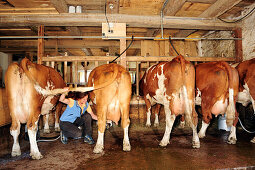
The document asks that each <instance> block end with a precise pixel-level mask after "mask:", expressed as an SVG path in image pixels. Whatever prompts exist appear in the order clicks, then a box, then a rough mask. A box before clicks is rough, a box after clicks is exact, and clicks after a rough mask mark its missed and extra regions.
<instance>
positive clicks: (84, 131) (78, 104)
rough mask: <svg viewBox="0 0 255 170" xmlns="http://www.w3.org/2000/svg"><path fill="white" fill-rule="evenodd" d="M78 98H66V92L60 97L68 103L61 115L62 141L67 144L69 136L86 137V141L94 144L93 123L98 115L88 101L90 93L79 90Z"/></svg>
mask: <svg viewBox="0 0 255 170" xmlns="http://www.w3.org/2000/svg"><path fill="white" fill-rule="evenodd" d="M65 89H68V88H65ZM76 98H77V99H76V100H74V99H72V98H66V94H62V95H61V96H60V98H59V101H61V102H62V103H65V104H67V107H66V110H65V111H64V113H63V114H62V116H61V117H60V124H59V125H60V129H61V132H60V135H61V141H62V143H64V144H67V139H68V138H74V139H79V138H82V137H84V142H86V143H88V144H94V143H95V142H94V140H93V138H92V125H91V123H92V119H94V120H97V116H96V115H95V114H94V113H93V111H92V109H91V107H90V105H89V103H88V102H87V100H88V93H81V92H78V93H77V94H76ZM80 127H82V128H80Z"/></svg>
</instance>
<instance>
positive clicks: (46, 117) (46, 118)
mask: <svg viewBox="0 0 255 170" xmlns="http://www.w3.org/2000/svg"><path fill="white" fill-rule="evenodd" d="M49 116H50V115H49V114H48V113H47V114H46V115H43V118H44V121H43V122H44V128H43V132H44V133H50V126H49Z"/></svg>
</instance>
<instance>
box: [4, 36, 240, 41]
mask: <svg viewBox="0 0 255 170" xmlns="http://www.w3.org/2000/svg"><path fill="white" fill-rule="evenodd" d="M38 38H44V39H47V38H48V39H71V38H88V39H94V38H95V39H102V38H104V39H107V38H109V39H112V38H114V39H120V38H126V39H132V37H110V36H0V39H38ZM133 39H141V40H142V39H145V40H168V39H169V38H168V37H167V38H164V37H133ZM171 39H172V40H242V38H228V37H227V38H206V37H200V38H198V37H197V38H187V37H171Z"/></svg>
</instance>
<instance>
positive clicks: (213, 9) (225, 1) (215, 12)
mask: <svg viewBox="0 0 255 170" xmlns="http://www.w3.org/2000/svg"><path fill="white" fill-rule="evenodd" d="M241 1H242V0H217V1H216V2H215V3H214V4H212V5H211V6H210V7H209V8H208V9H207V10H205V11H204V12H203V13H202V14H200V15H199V17H201V18H203V17H206V18H207V17H218V16H220V15H222V14H224V13H225V12H226V11H228V10H229V9H231V8H232V7H233V6H235V5H236V4H238V3H239V2H241Z"/></svg>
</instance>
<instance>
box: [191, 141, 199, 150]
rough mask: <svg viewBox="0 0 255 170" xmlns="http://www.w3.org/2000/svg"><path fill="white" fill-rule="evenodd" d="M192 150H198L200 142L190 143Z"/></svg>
mask: <svg viewBox="0 0 255 170" xmlns="http://www.w3.org/2000/svg"><path fill="white" fill-rule="evenodd" d="M192 148H194V149H198V148H200V142H192Z"/></svg>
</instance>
